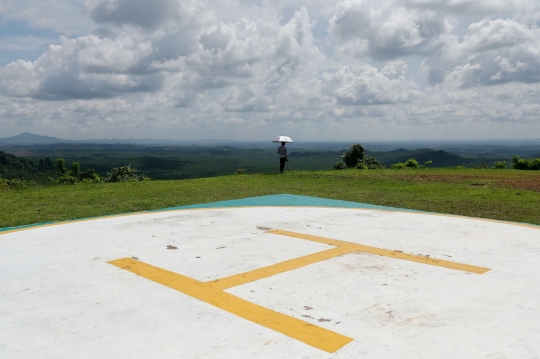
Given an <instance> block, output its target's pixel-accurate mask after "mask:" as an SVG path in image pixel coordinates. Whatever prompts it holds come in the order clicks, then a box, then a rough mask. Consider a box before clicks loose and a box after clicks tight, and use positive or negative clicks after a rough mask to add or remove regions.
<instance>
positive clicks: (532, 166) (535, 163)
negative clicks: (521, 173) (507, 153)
mask: <svg viewBox="0 0 540 359" xmlns="http://www.w3.org/2000/svg"><path fill="white" fill-rule="evenodd" d="M512 168H513V169H515V170H530V171H540V158H536V159H532V160H526V159H524V158H520V157H519V156H513V157H512Z"/></svg>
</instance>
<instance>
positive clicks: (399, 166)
mask: <svg viewBox="0 0 540 359" xmlns="http://www.w3.org/2000/svg"><path fill="white" fill-rule="evenodd" d="M404 168H405V163H403V162H398V163H394V164H393V165H390V169H392V170H402V169H404Z"/></svg>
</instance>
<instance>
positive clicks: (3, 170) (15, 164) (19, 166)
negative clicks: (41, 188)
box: [0, 151, 55, 183]
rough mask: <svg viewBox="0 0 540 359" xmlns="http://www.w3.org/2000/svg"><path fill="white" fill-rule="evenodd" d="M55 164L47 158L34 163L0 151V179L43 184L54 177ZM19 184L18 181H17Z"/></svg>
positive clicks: (28, 159)
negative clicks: (48, 178)
mask: <svg viewBox="0 0 540 359" xmlns="http://www.w3.org/2000/svg"><path fill="white" fill-rule="evenodd" d="M54 173H55V167H54V163H53V162H52V161H51V160H50V159H49V158H48V157H47V158H45V159H40V160H39V161H34V160H32V159H30V158H25V157H18V156H15V155H12V154H9V153H6V152H3V151H0V177H2V178H4V179H6V180H18V182H26V183H32V182H42V183H44V182H45V181H46V180H47V177H49V176H52V175H54ZM15 182H17V181H15Z"/></svg>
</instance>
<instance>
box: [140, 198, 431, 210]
mask: <svg viewBox="0 0 540 359" xmlns="http://www.w3.org/2000/svg"><path fill="white" fill-rule="evenodd" d="M228 207H334V208H365V209H384V210H392V211H407V212H420V211H416V210H412V209H406V208H395V207H385V206H376V205H372V204H366V203H359V202H349V201H341V200H337V199H328V198H320V197H311V196H300V195H296V194H276V195H271V196H260V197H248V198H241V199H232V200H229V201H220V202H211V203H200V204H192V205H188V206H178V207H170V208H163V209H155V210H151V211H149V212H156V211H157V212H161V211H172V210H179V209H195V208H228Z"/></svg>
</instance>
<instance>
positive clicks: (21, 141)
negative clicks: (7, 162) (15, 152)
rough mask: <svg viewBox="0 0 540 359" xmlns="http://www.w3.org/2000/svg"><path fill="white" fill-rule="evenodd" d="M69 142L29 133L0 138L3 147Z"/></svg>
mask: <svg viewBox="0 0 540 359" xmlns="http://www.w3.org/2000/svg"><path fill="white" fill-rule="evenodd" d="M69 142H71V141H68V140H63V139H61V138H56V137H50V136H40V135H34V134H33V133H30V132H24V133H21V134H18V135H16V136H11V137H5V138H0V144H3V145H50V144H53V143H69Z"/></svg>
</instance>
